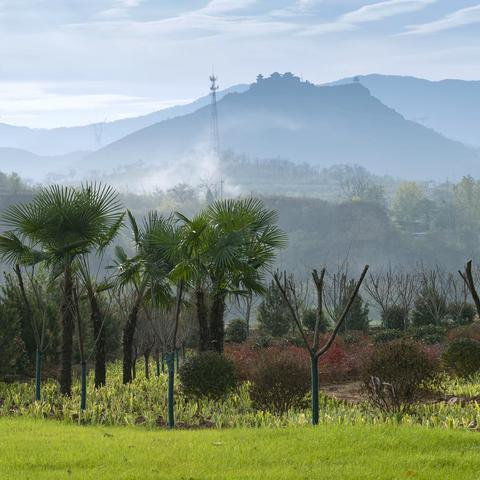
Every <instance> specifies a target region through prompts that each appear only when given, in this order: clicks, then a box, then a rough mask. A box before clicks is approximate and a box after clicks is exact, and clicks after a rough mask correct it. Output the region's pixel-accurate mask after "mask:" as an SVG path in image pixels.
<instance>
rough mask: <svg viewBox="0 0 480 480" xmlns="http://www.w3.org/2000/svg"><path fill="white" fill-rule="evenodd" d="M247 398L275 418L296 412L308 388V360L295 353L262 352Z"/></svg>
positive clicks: (290, 350)
mask: <svg viewBox="0 0 480 480" xmlns="http://www.w3.org/2000/svg"><path fill="white" fill-rule="evenodd" d="M251 381H252V387H251V389H250V395H251V398H252V401H253V402H254V404H255V406H256V407H257V408H259V409H261V410H268V411H271V412H275V413H278V414H281V413H285V412H287V411H288V410H290V409H291V408H300V407H302V406H303V405H304V403H305V395H306V394H307V392H308V391H309V388H310V367H309V363H308V358H307V357H306V355H305V352H303V351H302V350H301V349H298V350H297V351H292V349H289V350H280V349H275V348H269V349H266V350H265V351H264V352H262V354H261V355H260V356H259V358H258V359H257V361H256V363H255V365H254V367H253V369H252V372H251Z"/></svg>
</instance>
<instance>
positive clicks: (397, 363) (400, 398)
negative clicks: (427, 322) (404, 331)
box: [361, 340, 435, 413]
mask: <svg viewBox="0 0 480 480" xmlns="http://www.w3.org/2000/svg"><path fill="white" fill-rule="evenodd" d="M434 374H435V364H434V363H433V361H432V360H431V359H430V358H429V357H428V355H427V354H426V353H425V352H424V351H423V350H422V349H421V348H420V347H419V345H418V344H416V343H413V342H411V341H407V340H399V341H395V342H389V343H384V344H381V345H377V346H376V347H375V348H374V349H373V351H372V352H371V353H370V355H369V356H368V357H367V358H366V360H365V362H364V364H363V366H362V373H361V375H362V382H363V386H364V389H365V391H366V392H367V394H368V397H369V399H370V401H371V402H372V403H373V404H374V405H375V406H377V407H378V408H380V409H381V410H383V411H385V412H400V413H401V412H405V411H406V410H408V409H409V408H410V407H411V405H412V403H414V402H415V401H416V400H417V399H418V397H419V396H420V393H421V391H422V384H424V383H426V382H428V381H429V380H432V379H433V377H434Z"/></svg>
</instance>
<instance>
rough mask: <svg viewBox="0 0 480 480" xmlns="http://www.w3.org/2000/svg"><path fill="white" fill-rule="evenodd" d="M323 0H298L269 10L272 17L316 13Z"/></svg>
mask: <svg viewBox="0 0 480 480" xmlns="http://www.w3.org/2000/svg"><path fill="white" fill-rule="evenodd" d="M322 2H323V0H296V1H295V2H293V3H292V4H291V5H288V6H286V7H284V8H280V9H278V10H272V11H271V12H269V15H270V16H271V17H295V16H299V15H314V11H315V9H316V7H317V6H318V5H320V4H321V3H322Z"/></svg>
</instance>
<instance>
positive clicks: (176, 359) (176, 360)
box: [175, 349, 180, 373]
mask: <svg viewBox="0 0 480 480" xmlns="http://www.w3.org/2000/svg"><path fill="white" fill-rule="evenodd" d="M175 363H176V367H177V373H178V370H179V368H180V355H179V354H178V349H177V350H175Z"/></svg>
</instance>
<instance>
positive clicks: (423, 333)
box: [408, 325, 445, 345]
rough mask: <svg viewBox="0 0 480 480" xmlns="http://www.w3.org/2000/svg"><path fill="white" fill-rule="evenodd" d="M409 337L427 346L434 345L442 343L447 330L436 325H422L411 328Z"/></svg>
mask: <svg viewBox="0 0 480 480" xmlns="http://www.w3.org/2000/svg"><path fill="white" fill-rule="evenodd" d="M408 336H409V337H410V338H412V339H413V340H416V341H418V342H421V343H424V344H425V345H434V344H435V343H440V342H442V340H443V339H444V338H445V330H444V328H443V327H440V326H436V325H421V326H418V327H411V328H410V329H409V330H408Z"/></svg>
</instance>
